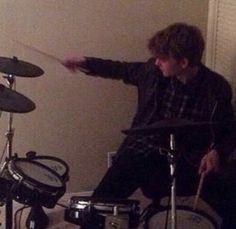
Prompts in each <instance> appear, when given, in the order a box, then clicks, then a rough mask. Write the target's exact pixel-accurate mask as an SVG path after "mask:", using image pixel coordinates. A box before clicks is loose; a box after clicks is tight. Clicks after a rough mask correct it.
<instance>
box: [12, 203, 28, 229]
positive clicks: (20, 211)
mask: <svg viewBox="0 0 236 229" xmlns="http://www.w3.org/2000/svg"><path fill="white" fill-rule="evenodd" d="M29 207H30V206H26V205H24V206H23V207H21V208H19V209H17V210H16V212H15V214H14V229H17V215H18V213H21V214H20V218H19V222H18V224H19V227H18V229H20V223H21V217H22V213H23V210H24V209H25V208H29Z"/></svg>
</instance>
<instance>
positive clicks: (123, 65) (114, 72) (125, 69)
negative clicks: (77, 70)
mask: <svg viewBox="0 0 236 229" xmlns="http://www.w3.org/2000/svg"><path fill="white" fill-rule="evenodd" d="M153 66H154V64H153V60H149V61H148V62H132V63H131V62H130V63H128V62H120V61H113V60H108V59H106V60H105V59H100V58H94V57H85V61H84V62H83V63H82V64H81V67H82V68H83V69H86V71H85V74H87V75H92V76H100V77H103V78H110V79H117V80H123V81H124V82H125V83H127V84H132V85H138V82H139V80H140V78H141V77H143V76H144V75H145V74H147V72H148V71H150V68H151V67H153Z"/></svg>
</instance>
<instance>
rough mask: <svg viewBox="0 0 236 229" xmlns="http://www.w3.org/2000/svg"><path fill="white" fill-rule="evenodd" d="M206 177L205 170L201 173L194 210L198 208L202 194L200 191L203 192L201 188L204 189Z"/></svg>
mask: <svg viewBox="0 0 236 229" xmlns="http://www.w3.org/2000/svg"><path fill="white" fill-rule="evenodd" d="M204 178H205V172H203V173H202V174H201V177H200V181H199V184H198V189H197V194H196V197H195V199H194V204H193V210H195V209H196V208H197V204H198V200H199V196H200V193H201V190H202V185H203V181H204Z"/></svg>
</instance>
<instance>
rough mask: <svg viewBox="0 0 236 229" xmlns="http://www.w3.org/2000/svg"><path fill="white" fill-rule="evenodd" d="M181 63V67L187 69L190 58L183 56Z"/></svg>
mask: <svg viewBox="0 0 236 229" xmlns="http://www.w3.org/2000/svg"><path fill="white" fill-rule="evenodd" d="M180 64H181V67H182V68H183V69H185V68H187V67H188V66H189V60H188V59H187V58H183V59H181V61H180Z"/></svg>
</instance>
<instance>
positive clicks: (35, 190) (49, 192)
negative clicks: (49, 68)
mask: <svg viewBox="0 0 236 229" xmlns="http://www.w3.org/2000/svg"><path fill="white" fill-rule="evenodd" d="M0 72H2V73H5V74H6V76H3V78H4V79H6V82H7V86H4V85H3V84H0V111H3V112H8V113H9V119H8V130H7V133H6V138H7V142H6V149H4V152H3V155H2V160H3V156H4V154H5V150H7V154H6V156H5V161H4V162H3V161H1V163H2V162H3V163H2V166H1V170H0V202H1V205H4V204H5V209H6V211H5V228H6V229H12V227H13V220H12V219H13V200H15V201H17V202H19V203H21V204H24V205H27V206H31V211H30V213H29V216H28V218H27V221H26V227H27V228H31V229H33V228H34V229H42V228H46V226H47V225H48V222H49V219H48V217H47V216H46V214H45V212H44V211H43V208H42V207H46V208H53V207H54V206H55V205H56V203H57V201H58V199H59V198H60V197H61V196H62V195H63V194H64V193H65V191H66V182H67V181H68V179H69V175H68V174H69V167H68V165H67V164H66V163H65V162H64V161H62V160H61V159H59V158H56V157H51V156H45V155H36V152H28V153H27V154H26V155H27V156H26V157H25V158H20V157H18V156H17V155H16V154H14V155H13V153H12V141H13V136H14V129H13V114H14V113H28V112H31V111H33V110H34V109H35V108H36V105H35V103H34V102H33V101H32V100H30V99H29V98H27V97H26V96H24V95H23V94H21V93H19V92H17V91H16V90H14V87H15V76H17V77H27V78H31V77H38V76H41V75H42V74H43V73H44V71H43V70H42V69H41V68H40V67H38V66H36V65H34V64H31V63H28V62H25V61H22V60H18V58H17V57H13V58H7V57H0Z"/></svg>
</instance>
